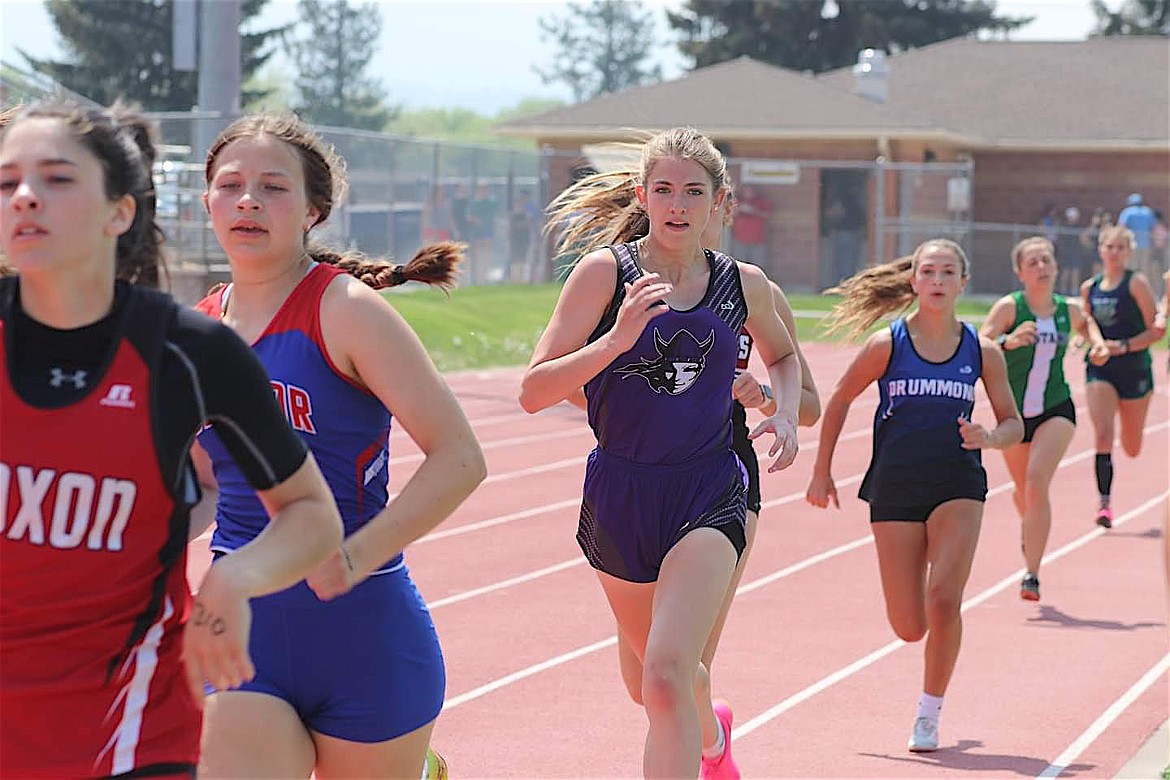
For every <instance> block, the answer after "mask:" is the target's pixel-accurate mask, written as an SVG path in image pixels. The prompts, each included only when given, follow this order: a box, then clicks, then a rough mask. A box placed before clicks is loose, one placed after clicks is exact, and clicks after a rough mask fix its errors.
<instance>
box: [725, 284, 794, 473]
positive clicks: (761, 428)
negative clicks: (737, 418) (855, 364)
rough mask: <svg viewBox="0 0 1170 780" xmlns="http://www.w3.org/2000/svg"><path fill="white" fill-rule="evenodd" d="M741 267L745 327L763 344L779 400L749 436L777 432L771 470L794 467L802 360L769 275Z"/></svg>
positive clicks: (761, 355) (763, 353) (770, 375)
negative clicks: (777, 311)
mask: <svg viewBox="0 0 1170 780" xmlns="http://www.w3.org/2000/svg"><path fill="white" fill-rule="evenodd" d="M739 269H740V280H741V282H742V284H743V292H744V298H745V299H746V301H747V306H748V316H747V321H746V322H745V326H746V327H747V329H748V332H749V333H750V334H751V336H752V339H753V341H754V342H755V343H756V344H757V345H758V346H759V350H760V358H761V359H762V360H763V362H764V365H765V366H766V367H767V369H768V377H769V379H770V380H771V384H772V388H773V389H774V391H775V393H774V395H775V401H776V411H775V412H774V413H773V414H772V415H771V416H769V417H767V418H765V419H764V420H763V422H761V423H760V424H759V425H758V426H756V428H755V430H753V431H752V432H751V433H750V434H749V438H752V439H755V438H757V437H759V436H761V435H763V434H764V433H765V432H766V431H772V432H773V433H774V434H775V437H776V438H775V441H774V442H773V444H772V446H771V447H770V448H769V450H768V455H769V456H777V455H778V457H777V458H776V460H775V461H774V462H773V463H772V465H771V466H770V467H769V468H768V471H770V472H771V471H778V470H780V469H784V468H787V467H788V466H790V465H791V464H792V461H793V459H795V458H796V451H797V441H796V421H797V417H798V412H797V410H798V408H799V405H800V394H801V393H800V384H801V373H800V360H799V358H798V357H797V354H796V345H795V344H794V343H793V340H792V336H791V335H790V334H789V332H788V328H787V327H785V325H784V322H783V320H781V319H780V316H779V315H778V314H777V313H776V306H775V302H774V301H773V298H772V287H771V284H770V283H769V282H768V277H766V276H764V273H763V271H761V270H760V269H759V268H756V267H755V266H753V265H749V264H747V263H739Z"/></svg>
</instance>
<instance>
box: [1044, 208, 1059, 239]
mask: <svg viewBox="0 0 1170 780" xmlns="http://www.w3.org/2000/svg"><path fill="white" fill-rule="evenodd" d="M1059 224H1060V212H1059V211H1058V210H1057V208H1056V204H1055V203H1048V204H1046V205H1045V206H1044V211H1043V212H1042V213H1041V214H1040V229H1041V230H1043V231H1044V237H1045V238H1047V239H1048V240H1049V241H1050V242H1052V245H1053V246H1055V245H1056V228H1057V226H1058V225H1059Z"/></svg>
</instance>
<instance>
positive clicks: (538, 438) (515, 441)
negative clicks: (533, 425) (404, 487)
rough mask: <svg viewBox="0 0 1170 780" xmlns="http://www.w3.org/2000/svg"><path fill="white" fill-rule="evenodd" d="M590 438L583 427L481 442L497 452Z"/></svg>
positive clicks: (414, 457) (409, 459) (416, 457)
mask: <svg viewBox="0 0 1170 780" xmlns="http://www.w3.org/2000/svg"><path fill="white" fill-rule="evenodd" d="M586 435H587V436H589V437H590V438H593V431H592V430H590V428H589V426H587V425H581V426H578V427H574V428H570V429H567V430H563V431H547V432H545V433H533V434H530V435H528V436H513V437H512V438H510V439H496V440H495V441H488V442H480V445H479V446H480V449H482V450H485V451H486V450H497V449H501V448H503V447H522V446H525V445H529V444H540V443H541V442H548V441H556V440H557V439H569V438H572V437H574V436H586ZM424 457H425V456H424V455H423V453H421V452H415V453H412V454H410V455H402V456H400V457H397V458H391V459H390V465H391V466H401V465H402V464H404V463H416V462H421V461H422V460H423V458H424Z"/></svg>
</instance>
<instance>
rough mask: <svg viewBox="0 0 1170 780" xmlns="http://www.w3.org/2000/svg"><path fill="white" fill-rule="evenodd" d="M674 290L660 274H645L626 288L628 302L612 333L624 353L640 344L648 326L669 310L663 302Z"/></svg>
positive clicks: (623, 305) (622, 309)
mask: <svg viewBox="0 0 1170 780" xmlns="http://www.w3.org/2000/svg"><path fill="white" fill-rule="evenodd" d="M672 289H674V288H672V287H671V286H670V284H668V283H666V282H663V281H662V277H660V276H659V275H658V274H643V275H642V276H640V277H639V278H638V279H636V280H635V281H634V282H633V283H632V284H630V283H627V284H626V295H625V299H624V300H623V301H622V305H621V308H619V309H618V313H617V320H616V321H615V322H614V324H613V330H612V331H611V334H612V335H611V338H613V339H614V341H615V342H616V346H617V347H618V348H620V349H621V351H622V352H625V351H627V350H629V349H631V348H632V347H633V346H634V344H636V343H637V342H638V337H639V336H641V335H642V332H643V331H644V330H646V323H648V322H649V321H650V320H652V319H654V318H655V317H657V316H658V315H659V314H665V313H666V312H667V311H669V310H670V308H669V307H668V306H667V305H666V303H665V302H664V301H663V299H664V298H665V297H666V296H667V295H670V291H671V290H672Z"/></svg>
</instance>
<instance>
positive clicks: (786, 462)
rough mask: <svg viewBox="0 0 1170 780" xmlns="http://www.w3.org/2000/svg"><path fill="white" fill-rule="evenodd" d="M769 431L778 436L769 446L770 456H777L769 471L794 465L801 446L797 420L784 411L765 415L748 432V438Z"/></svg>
mask: <svg viewBox="0 0 1170 780" xmlns="http://www.w3.org/2000/svg"><path fill="white" fill-rule="evenodd" d="M768 431H771V432H772V433H773V434H775V436H776V439H775V441H773V442H772V446H771V447H769V448H768V457H769V458H773V457H775V458H776V460H774V461H773V462H772V465H771V466H769V467H768V473H769V474H771V473H772V472H773V471H780V470H782V469H786V468H788V467H789V466H791V465H792V461H794V460H796V452H797V449H798V448H799V446H798V444H797V441H796V420H793V419H792V418H791V417H789V416H787V415H786V414H782V413H777V414H774V415H772V416H771V417H765V418H764V419H763V420H761V421H760V424H759V425H757V426H756V427H755V430H753V431H752V432H751V433H749V434H748V438H749V439H753V440H754V439H758V438H759V437H760V436H763V435H764V434H765V433H767V432H768ZM777 453H779V457H777Z"/></svg>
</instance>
